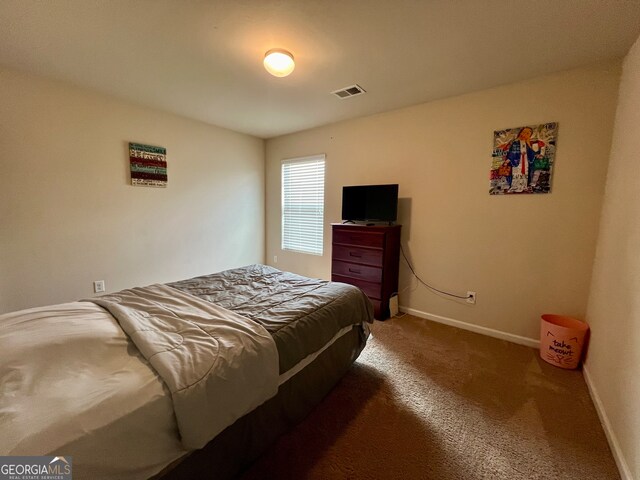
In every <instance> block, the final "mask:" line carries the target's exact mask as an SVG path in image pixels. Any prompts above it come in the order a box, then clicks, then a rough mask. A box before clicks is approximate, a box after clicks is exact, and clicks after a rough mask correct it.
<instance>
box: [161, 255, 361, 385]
mask: <svg viewBox="0 0 640 480" xmlns="http://www.w3.org/2000/svg"><path fill="white" fill-rule="evenodd" d="M169 285H170V286H171V287H174V288H177V289H179V290H182V291H184V292H187V293H190V294H191V295H195V296H197V297H199V298H201V299H203V300H207V301H209V302H212V303H215V304H216V305H219V306H221V307H224V308H226V309H228V310H231V311H234V312H236V313H238V314H240V315H242V316H244V317H247V318H250V319H251V320H254V321H255V322H257V323H259V324H260V325H262V326H263V327H264V328H265V329H266V330H267V331H268V332H269V333H270V334H271V335H272V336H273V339H274V341H275V342H276V346H277V348H278V354H279V357H280V360H279V362H280V373H284V372H286V371H287V370H289V369H290V368H292V367H293V366H294V365H296V364H297V363H298V362H299V361H301V360H302V359H304V358H305V357H306V356H307V355H309V354H311V353H313V352H315V351H317V350H319V349H320V348H322V347H323V346H324V345H326V343H327V342H329V341H330V340H331V339H332V338H333V336H334V335H335V334H336V333H337V332H338V331H339V330H340V329H342V328H344V327H347V326H349V325H356V324H362V323H365V322H369V323H371V322H372V321H373V307H372V305H371V302H370V301H369V299H368V298H367V297H366V296H365V294H364V293H362V291H361V290H360V289H358V288H356V287H354V286H352V285H346V284H344V283H336V282H327V281H325V280H317V279H312V278H307V277H303V276H300V275H296V274H294V273H289V272H282V271H280V270H277V269H275V268H272V267H268V266H266V265H250V266H247V267H242V268H236V269H233V270H225V271H224V272H220V273H214V274H213V275H205V276H202V277H196V278H192V279H190V280H183V281H180V282H175V283H170V284H169Z"/></svg>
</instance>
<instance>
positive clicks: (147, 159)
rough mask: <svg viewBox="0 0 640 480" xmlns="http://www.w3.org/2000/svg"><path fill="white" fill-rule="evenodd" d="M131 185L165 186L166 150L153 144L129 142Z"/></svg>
mask: <svg viewBox="0 0 640 480" xmlns="http://www.w3.org/2000/svg"><path fill="white" fill-rule="evenodd" d="M129 163H130V165H131V185H138V186H146V187H166V186H167V150H166V149H165V148H162V147H154V146H153V145H142V144H140V143H130V144H129Z"/></svg>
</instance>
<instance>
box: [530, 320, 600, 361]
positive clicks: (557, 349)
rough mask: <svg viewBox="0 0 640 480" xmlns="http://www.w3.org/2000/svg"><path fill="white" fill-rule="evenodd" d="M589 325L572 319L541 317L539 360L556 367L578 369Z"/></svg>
mask: <svg viewBox="0 0 640 480" xmlns="http://www.w3.org/2000/svg"><path fill="white" fill-rule="evenodd" d="M588 331H589V325H587V324H586V323H584V322H581V321H580V320H577V319H575V318H572V317H565V316H562V315H550V314H546V315H542V317H541V320H540V358H542V360H544V361H545V362H547V363H550V364H551V365H555V366H556V367H560V368H566V369H572V368H578V365H579V364H580V359H581V357H582V347H583V346H584V339H585V336H586V335H587V332H588Z"/></svg>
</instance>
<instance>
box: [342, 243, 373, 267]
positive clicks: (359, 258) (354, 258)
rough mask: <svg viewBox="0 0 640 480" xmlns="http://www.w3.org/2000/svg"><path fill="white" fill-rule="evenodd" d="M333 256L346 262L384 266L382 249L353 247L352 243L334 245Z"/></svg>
mask: <svg viewBox="0 0 640 480" xmlns="http://www.w3.org/2000/svg"><path fill="white" fill-rule="evenodd" d="M333 258H334V259H335V260H343V261H345V262H353V263H363V264H365V265H372V266H374V267H381V266H382V250H377V249H375V250H374V249H372V248H360V247H353V246H351V245H334V246H333Z"/></svg>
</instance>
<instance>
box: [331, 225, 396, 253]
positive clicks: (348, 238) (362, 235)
mask: <svg viewBox="0 0 640 480" xmlns="http://www.w3.org/2000/svg"><path fill="white" fill-rule="evenodd" d="M333 243H342V244H346V245H359V246H362V247H376V248H382V247H383V246H384V233H381V232H363V231H353V230H351V229H350V228H345V229H344V230H342V229H340V228H336V229H334V230H333Z"/></svg>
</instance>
